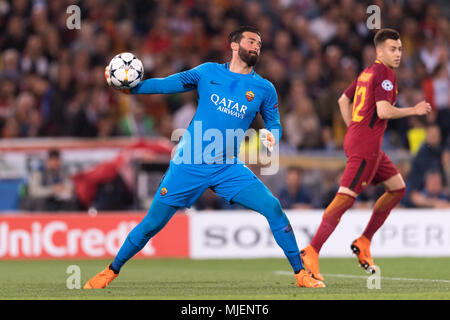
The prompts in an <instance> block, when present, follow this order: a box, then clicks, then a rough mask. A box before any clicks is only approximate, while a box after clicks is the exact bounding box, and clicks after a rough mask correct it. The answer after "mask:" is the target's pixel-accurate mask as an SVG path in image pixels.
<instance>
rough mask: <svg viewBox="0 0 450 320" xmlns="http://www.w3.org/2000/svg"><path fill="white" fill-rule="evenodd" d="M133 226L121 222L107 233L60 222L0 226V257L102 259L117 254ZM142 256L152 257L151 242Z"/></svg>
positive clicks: (6, 223)
mask: <svg viewBox="0 0 450 320" xmlns="http://www.w3.org/2000/svg"><path fill="white" fill-rule="evenodd" d="M136 225H137V223H135V222H129V221H123V222H119V223H118V224H117V227H116V228H114V229H110V230H107V231H105V230H101V229H98V228H88V229H84V230H82V229H79V228H71V227H70V226H69V225H68V224H67V223H66V222H64V221H58V220H56V221H51V222H49V223H45V224H43V223H40V222H33V223H31V226H30V228H27V229H19V228H14V227H11V226H10V224H9V223H8V222H1V223H0V258H3V257H10V258H22V257H26V258H33V257H40V256H44V255H45V256H49V257H55V258H60V257H104V256H114V255H115V254H117V251H118V250H119V248H120V246H121V245H122V243H123V242H124V241H125V238H126V237H127V235H128V233H129V232H130V231H131V230H132V229H133V228H134V227H135V226H136ZM142 254H143V255H144V256H152V255H154V254H155V249H154V248H153V246H152V244H151V242H149V243H148V244H147V245H146V246H145V247H144V249H143V250H142Z"/></svg>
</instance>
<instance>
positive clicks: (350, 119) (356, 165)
mask: <svg viewBox="0 0 450 320" xmlns="http://www.w3.org/2000/svg"><path fill="white" fill-rule="evenodd" d="M374 43H375V48H376V53H377V59H376V60H375V62H374V63H373V64H372V65H371V66H369V67H367V68H366V69H364V70H363V71H362V72H361V73H360V74H359V76H358V78H357V79H356V80H355V81H353V83H352V84H351V85H350V86H349V87H348V88H347V89H346V90H345V92H344V93H343V94H342V96H341V97H340V98H339V100H338V103H339V108H340V111H341V114H342V117H343V119H344V121H345V123H346V124H347V127H348V129H347V134H346V135H345V140H344V151H345V154H346V156H347V159H348V160H347V164H346V167H345V170H344V174H343V177H342V180H341V184H340V187H339V189H338V192H337V193H336V196H335V198H334V199H333V201H332V202H331V203H330V204H329V205H328V207H327V208H326V210H325V213H324V215H323V218H322V222H321V224H320V226H319V228H318V230H317V232H316V234H315V236H314V237H313V239H312V241H311V243H310V244H309V245H308V246H307V247H306V248H304V249H303V250H301V256H302V259H303V264H304V266H305V267H306V269H308V270H309V271H310V272H311V273H312V274H313V277H314V278H316V279H320V280H323V279H324V278H323V276H322V275H321V274H320V271H319V252H320V249H321V247H322V245H323V244H324V242H325V241H326V240H327V239H328V238H329V236H330V235H331V234H332V233H333V231H334V229H335V228H336V226H337V224H338V223H339V220H340V219H341V217H342V215H343V214H344V212H345V211H347V210H348V209H349V208H350V207H351V206H352V205H353V203H354V202H355V199H356V197H357V196H358V194H360V193H361V191H362V190H363V189H364V188H365V187H366V186H367V185H368V184H378V183H381V184H382V185H383V186H384V188H385V189H386V192H385V193H384V194H383V195H382V196H381V197H380V198H379V199H378V200H377V201H376V203H375V205H374V208H373V213H372V216H371V218H370V221H369V223H368V225H367V227H366V228H365V230H364V232H363V234H362V235H361V236H360V237H359V238H357V239H356V240H355V241H353V243H352V244H351V249H352V251H353V252H354V253H355V254H356V255H357V258H358V261H359V263H360V265H361V266H362V267H364V269H365V270H366V271H368V272H370V273H375V272H376V269H375V265H374V262H373V259H372V256H371V253H370V242H371V240H372V237H373V235H374V233H375V232H376V231H377V230H378V229H379V228H380V227H381V226H382V225H383V223H384V221H385V220H386V218H387V217H388V215H389V213H390V212H391V210H392V209H393V208H394V207H395V206H396V205H397V204H398V203H399V202H400V200H401V199H402V198H403V196H404V195H405V191H406V188H405V182H404V180H403V178H402V176H401V174H400V173H399V172H398V170H397V168H396V167H395V166H394V164H393V163H392V161H391V160H390V159H389V157H388V156H387V155H386V154H385V153H384V152H383V150H381V143H382V140H383V134H384V131H385V130H386V126H387V122H388V120H389V119H397V118H403V117H408V116H414V115H418V116H421V115H426V114H427V113H429V112H430V111H431V106H430V104H429V103H427V102H425V101H421V102H419V103H418V104H416V105H415V106H414V107H410V108H396V107H395V106H394V104H395V100H396V97H397V85H396V83H395V75H394V71H393V69H394V68H397V67H398V66H399V65H400V59H401V56H402V43H401V41H400V35H399V33H398V32H397V31H395V30H393V29H381V30H379V31H378V32H377V33H376V35H375V38H374ZM352 101H353V103H352Z"/></svg>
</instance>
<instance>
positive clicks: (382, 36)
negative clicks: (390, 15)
mask: <svg viewBox="0 0 450 320" xmlns="http://www.w3.org/2000/svg"><path fill="white" fill-rule="evenodd" d="M387 39H391V40H398V39H400V33H398V31H397V30H394V29H389V28H386V29H381V30H379V31H378V32H377V33H376V34H375V37H374V38H373V43H374V44H375V47H378V46H379V45H380V44H382V43H383V42H385V41H386V40H387Z"/></svg>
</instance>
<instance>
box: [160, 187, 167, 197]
mask: <svg viewBox="0 0 450 320" xmlns="http://www.w3.org/2000/svg"><path fill="white" fill-rule="evenodd" d="M166 193H167V189H166V188H161V195H162V196H163V195H165V194H166Z"/></svg>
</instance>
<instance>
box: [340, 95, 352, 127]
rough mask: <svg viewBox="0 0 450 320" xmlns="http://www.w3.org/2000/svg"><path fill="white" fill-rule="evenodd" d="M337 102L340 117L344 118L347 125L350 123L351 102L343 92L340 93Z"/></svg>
mask: <svg viewBox="0 0 450 320" xmlns="http://www.w3.org/2000/svg"><path fill="white" fill-rule="evenodd" d="M338 104H339V110H340V111H341V115H342V119H344V122H345V124H346V125H347V127H348V126H349V125H350V122H351V121H352V109H353V106H352V103H351V101H350V99H349V98H348V97H347V96H346V95H345V94H342V95H341V97H340V98H339V100H338Z"/></svg>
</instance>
